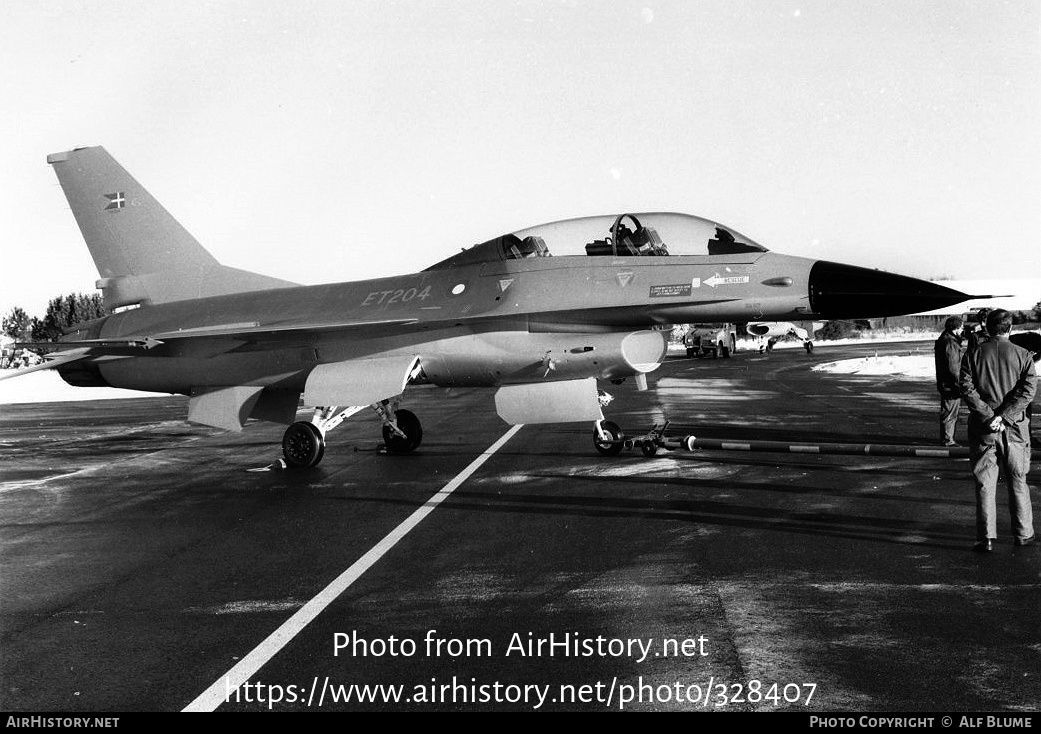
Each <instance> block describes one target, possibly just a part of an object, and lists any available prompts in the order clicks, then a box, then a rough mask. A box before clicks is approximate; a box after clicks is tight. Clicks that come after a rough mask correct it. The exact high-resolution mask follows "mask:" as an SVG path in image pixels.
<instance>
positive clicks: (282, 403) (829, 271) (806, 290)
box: [4, 147, 972, 467]
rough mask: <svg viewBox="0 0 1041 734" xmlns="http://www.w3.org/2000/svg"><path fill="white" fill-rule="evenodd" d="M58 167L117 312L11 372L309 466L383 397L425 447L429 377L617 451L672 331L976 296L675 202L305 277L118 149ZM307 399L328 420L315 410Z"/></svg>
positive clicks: (407, 433)
mask: <svg viewBox="0 0 1041 734" xmlns="http://www.w3.org/2000/svg"><path fill="white" fill-rule="evenodd" d="M47 161H48V163H50V164H51V165H53V166H54V170H55V172H56V173H57V176H58V180H59V182H60V183H61V186H62V189H63V190H64V191H65V195H66V197H67V198H68V201H69V205H70V206H71V208H72V212H73V214H74V215H75V217H76V222H77V223H78V224H79V227H80V230H81V232H82V233H83V237H84V239H85V240H86V243H87V246H88V248H89V249H90V253H91V255H92V256H93V258H94V263H95V264H96V265H97V269H98V272H99V273H100V276H101V278H100V280H98V281H97V287H98V288H100V289H101V291H102V293H103V294H104V301H105V305H106V306H107V307H109V308H110V309H115V310H117V312H116V313H113V314H112V315H110V316H107V317H105V318H102V319H98V320H96V321H92V322H88V323H84V324H79V325H77V327H75V330H74V331H71V332H70V333H68V334H66V335H65V336H64V337H63V339H62V341H61V343H60V344H59V345H58V350H57V351H56V352H54V353H52V354H51V355H50V356H49V361H48V362H47V363H46V364H44V365H40V366H37V367H35V368H28V369H26V370H19V371H15V372H14V373H13V374H11V375H5V376H4V377H9V376H14V375H17V374H23V373H25V372H29V371H33V370H34V369H40V368H50V369H56V370H57V371H58V373H59V374H60V375H61V376H62V378H64V379H65V381H66V382H68V383H70V384H72V385H81V386H113V387H122V388H130V389H134V390H147V391H155V392H169V393H180V394H184V395H187V396H189V400H188V420H189V421H191V422H194V423H201V424H205V425H210V426H216V427H219V428H225V429H229V430H233V431H236V430H241V429H242V427H243V425H244V423H245V422H246V420H247V419H249V418H257V419H260V420H266V421H274V422H276V423H282V424H285V425H288V426H289V427H288V429H287V430H286V432H285V435H284V437H283V440H282V451H283V454H284V456H285V461H286V463H287V464H288V465H290V466H294V467H305V466H314V465H316V464H317V463H318V462H319V461H321V459H322V456H323V455H324V453H325V446H326V435H327V434H328V432H329V431H330V430H332V429H333V428H334V427H335V426H336V425H338V424H339V423H340V422H341V421H342V420H344V418H346V417H347V416H348V415H350V414H352V413H355V412H357V411H359V410H362V409H363V408H365V407H369V406H371V407H372V408H373V409H375V411H376V413H377V414H378V415H379V417H380V418H381V420H382V424H383V438H384V441H385V443H386V447H387V450H388V451H389V452H392V453H401V452H409V451H412V450H414V449H415V448H416V447H417V446H418V445H419V444H420V441H421V440H422V427H421V425H420V422H419V419H418V418H417V417H416V416H415V415H414V414H413V413H412V412H410V411H408V410H405V409H401V408H399V407H398V406H399V402H400V399H401V397H402V394H403V392H404V391H405V389H406V387H407V386H409V385H412V384H422V383H428V384H434V385H440V386H444V387H451V386H484V387H494V388H497V391H496V393H495V405H496V409H497V411H498V414H499V415H500V416H501V417H502V418H503V420H505V421H507V422H508V423H513V424H519V423H556V422H570V421H592V422H594V425H595V428H594V432H593V439H594V444H595V445H596V446H597V448H598V450H600V451H601V452H603V453H614V452H616V450H620V448H621V446H620V443H619V441H618V439H619V438H620V435H621V434H620V432H619V431H618V427H617V426H615V425H614V424H613V423H611V422H610V421H606V420H604V416H603V413H602V410H601V408H602V405H601V397H602V396H601V394H600V391H599V390H598V388H597V382H596V381H597V380H609V381H612V382H618V381H621V380H624V379H625V378H628V377H633V378H635V380H636V383H637V385H638V387H641V388H645V387H646V373H648V372H650V371H652V370H654V369H655V368H656V367H658V366H659V365H660V364H661V362H662V360H663V359H664V357H665V353H666V346H667V345H666V336H665V333H664V332H663V331H662V330H661V328H660V327H664V326H665V325H668V324H676V323H691V322H702V321H730V322H740V321H748V319H749V318H753V319H776V320H792V319H796V320H801V319H813V318H846V317H852V316H857V317H859V316H864V315H876V316H886V315H897V314H905V313H915V312H919V311H927V310H930V309H935V308H941V307H944V306H948V305H951V304H955V303H960V302H962V301H964V300H966V299H968V298H972V296H968V295H966V294H964V293H960V292H958V291H956V290H952V289H949V288H945V287H942V286H938V285H935V284H933V283H928V282H925V281H921V280H917V279H914V278H908V277H905V276H901V275H893V274H890V273H884V272H880V271H877V270H869V269H866V268H860V267H855V266H852V265H843V264H840V263H834V262H828V261H825V260H809V259H804V258H798V257H791V256H786V255H780V254H775V253H771V252H768V251H767V250H766V249H765V248H764V247H761V246H760V245H758V244H756V243H755V242H754V241H752V240H751V239H749V238H748V237H745V236H744V235H742V234H740V233H738V232H736V231H735V230H733V229H730V228H729V227H726V226H724V225H722V224H718V223H716V222H712V221H709V220H706V219H702V218H699V217H695V216H690V215H686V214H674V213H657V214H629V213H626V214H621V215H616V216H608V217H589V218H583V219H571V220H565V221H560V222H554V223H552V224H547V225H542V226H539V227H533V228H530V229H526V230H522V231H518V232H513V233H510V234H505V235H502V236H500V237H496V238H495V239H492V240H489V241H488V242H485V243H483V244H479V245H475V246H473V247H471V248H469V249H465V250H463V251H462V252H460V253H457V254H456V255H453V256H452V257H449V258H447V259H445V260H442V261H441V262H438V263H436V264H434V265H432V266H430V267H428V268H427V269H425V270H423V271H420V272H417V273H412V274H410V275H402V276H396V277H391V278H381V279H378V280H367V281H358V282H351V283H337V284H330V285H315V286H301V285H297V284H294V283H290V282H287V281H284V280H280V279H277V278H272V277H268V276H265V275H259V274H257V273H252V272H249V271H245V270H238V269H236V268H231V267H227V266H225V265H222V264H220V263H219V262H217V260H216V259H215V258H214V257H213V256H212V255H211V254H210V253H209V252H207V251H206V250H205V249H204V248H203V247H202V246H201V245H200V244H199V243H198V242H197V241H196V240H195V238H194V237H192V236H191V235H190V234H189V233H188V232H187V231H186V230H185V229H184V228H183V227H182V226H181V225H180V224H179V223H178V222H177V221H176V220H174V218H173V217H172V216H171V215H170V214H169V213H168V212H167V211H166V210H165V209H164V208H163V207H162V206H161V205H160V204H159V203H158V202H157V201H156V200H155V199H153V198H152V196H151V195H150V194H149V193H148V192H147V191H146V190H145V189H144V188H143V187H142V186H141V185H140V184H139V183H138V182H137V181H135V180H134V179H133V178H132V177H131V176H130V175H129V174H128V173H127V172H126V171H125V170H124V169H123V168H122V167H121V166H120V165H119V164H118V163H116V161H115V160H114V159H113V158H112V157H111V156H110V155H109V154H108V153H107V152H106V151H105V150H104V149H103V148H100V147H92V148H77V149H75V150H71V151H67V152H64V153H56V154H54V155H51V156H48V158H47ZM446 221H449V222H450V218H449V219H448V220H446ZM417 236H419V237H422V236H423V233H422V231H420V232H417ZM384 246H386V247H392V246H393V245H392V244H390V243H387V244H386V245H384ZM288 247H289V245H288V244H287V248H288ZM551 253H552V255H553V256H552V257H551V256H550V255H551ZM299 256H301V257H304V256H306V250H304V249H303V247H301V252H300V255H299ZM52 346H53V345H52ZM301 396H302V397H303V402H304V404H305V405H307V406H312V407H313V408H314V414H313V416H312V417H311V418H310V419H309V420H303V421H298V420H296V414H297V408H298V405H299V403H300V399H301Z"/></svg>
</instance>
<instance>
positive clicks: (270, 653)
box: [183, 426, 523, 712]
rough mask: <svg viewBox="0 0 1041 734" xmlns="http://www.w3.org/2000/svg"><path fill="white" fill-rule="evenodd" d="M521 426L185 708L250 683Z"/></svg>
mask: <svg viewBox="0 0 1041 734" xmlns="http://www.w3.org/2000/svg"><path fill="white" fill-rule="evenodd" d="M522 427H523V426H513V427H512V428H510V430H508V431H506V433H504V434H503V435H502V437H500V438H499V440H498V441H496V442H495V443H493V444H492V445H491V446H489V447H488V449H487V450H486V451H485V452H484V453H482V454H481V455H480V456H478V457H477V458H476V459H474V460H473V461H472V462H470V465H469V466H468V467H466V468H465V469H463V470H462V471H461V472H460V473H459V474H457V475H456V477H455V478H454V479H453V480H452V481H450V482H449V483H448V484H446V485H445V486H443V487H442V488H441V489H440V490H438V492H437V494H435V495H434V496H433V497H431V498H430V499H429V500H427V501H426V503H425V504H424V505H423V506H422V507H420V508H419V509H418V510H416V511H415V512H413V513H412V514H411V515H409V516H408V518H406V519H405V521H404V522H402V523H401V524H400V525H398V526H397V527H396V528H394V529H393V530H392V531H390V533H388V534H387V536H386V537H385V538H383V540H381V541H380V542H379V543H377V544H376V545H374V546H373V547H372V549H371V550H369V552H368V553H366V554H365V555H363V556H362V557H361V558H359V559H358V560H357V561H355V562H354V564H353V565H351V567H350V568H348V569H347V570H346V571H344V572H343V573H342V574H340V575H339V576H338V577H337V578H336V579H335V580H334V581H333V582H332V583H331V584H329V585H328V586H326V587H325V588H324V589H322V590H321V591H320V592H319V593H318V595H317V596H315V597H314V598H313V599H311V601H309V602H307V603H306V604H304V606H302V607H301V608H300V609H299V610H298V611H297V612H296V614H294V615H293V616H292V617H290V618H289V619H287V620H286V621H285V622H284V623H283V624H282V626H281V627H279V628H278V629H276V630H275V631H274V632H272V633H271V634H270V635H268V637H267V639H265V640H264V641H263V642H261V643H260V644H259V645H257V646H256V648H254V649H253V651H252V652H250V653H249V654H248V655H246V657H244V658H242V660H240V661H239V662H238V663H237V664H236V665H235V666H234V667H233V668H232V669H231V670H229V671H228V672H227V673H225V674H224V675H222V676H221V677H220V678H218V679H217V681H216V682H214V683H213V685H211V686H210V687H209V688H207V689H206V690H205V691H203V692H202V693H201V694H199V697H198V698H196V699H195V700H194V701H192V702H191V703H190V704H188V705H187V706H185V707H184V709H183V711H193V712H194V711H213V710H215V709H216V708H217V707H218V706H220V705H221V704H222V703H224V702H225V700H226V699H227V697H228V696H229V694H231V693H234V692H235V690H236V689H237V688H238V687H239V686H241V685H242V684H243V683H245V682H247V681H248V680H249V679H250V678H251V677H252V676H253V675H254V674H255V673H256V672H257V671H258V670H260V669H261V668H262V667H263V666H264V665H265V664H266V663H267V662H268V661H269V660H271V658H273V657H274V656H275V655H276V654H277V653H278V652H279V651H280V650H281V649H282V648H283V647H285V646H286V645H287V644H289V642H290V641H291V640H292V639H293V638H294V637H296V636H297V634H298V633H299V632H300V631H301V630H303V628H304V627H306V626H307V625H308V624H310V623H311V622H312V621H313V620H314V619H315V617H317V616H318V615H319V614H321V613H322V610H324V609H325V608H326V607H327V606H329V604H331V603H332V602H333V600H334V599H336V597H338V596H339V595H340V594H342V593H343V592H344V591H346V590H347V588H348V587H349V586H350V585H351V584H353V583H354V582H355V581H357V580H358V579H359V578H360V577H361V575H362V574H364V573H365V572H366V571H368V570H369V568H371V567H372V565H373V564H374V563H376V561H378V560H379V559H380V558H382V557H383V556H384V555H385V554H386V552H387V551H389V550H390V549H391V548H393V547H394V546H395V545H396V544H397V542H398V541H399V540H401V539H402V538H404V537H405V536H406V535H407V534H408V533H409V531H411V530H412V529H413V528H414V527H416V525H418V524H419V523H420V522H422V521H423V519H424V518H425V517H426V516H427V515H429V514H430V513H431V512H433V511H434V509H435V508H436V507H437V506H438V505H439V504H441V503H442V502H444V501H445V500H446V499H448V496H449V495H450V494H452V492H454V491H455V490H456V489H458V488H459V486H460V485H461V484H462V483H463V482H465V481H466V480H467V479H469V478H470V476H471V475H472V474H473V473H474V472H475V471H477V470H478V469H480V468H481V465H482V464H484V462H486V461H488V459H490V458H491V457H492V455H493V454H495V452H496V451H498V450H499V449H501V448H502V447H503V446H504V445H505V444H506V442H507V441H509V440H510V439H511V438H513V436H514V434H516V433H517V431H519V430H520V429H521V428H522Z"/></svg>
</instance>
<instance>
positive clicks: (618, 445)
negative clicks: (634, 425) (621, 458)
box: [593, 421, 625, 456]
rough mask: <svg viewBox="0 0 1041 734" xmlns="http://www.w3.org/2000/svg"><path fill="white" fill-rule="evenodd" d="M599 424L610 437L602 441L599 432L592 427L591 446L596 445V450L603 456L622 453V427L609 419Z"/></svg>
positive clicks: (623, 437)
mask: <svg viewBox="0 0 1041 734" xmlns="http://www.w3.org/2000/svg"><path fill="white" fill-rule="evenodd" d="M600 425H601V426H602V427H603V429H604V433H607V434H608V435H609V436H610V437H611V438H610V440H608V441H604V440H603V439H602V438H600V432H599V431H597V430H596V429H595V428H594V429H593V446H595V447H596V450H597V451H599V452H600V453H601V454H603V455H604V456H617V455H618V454H620V453H622V449H623V448H624V447H625V444H624V441H625V434H624V433H622V429H621V428H619V427H618V425H617V424H616V423H612V422H611V421H604V422H603V423H601V424H600Z"/></svg>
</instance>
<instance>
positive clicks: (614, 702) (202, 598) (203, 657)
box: [0, 345, 1041, 712]
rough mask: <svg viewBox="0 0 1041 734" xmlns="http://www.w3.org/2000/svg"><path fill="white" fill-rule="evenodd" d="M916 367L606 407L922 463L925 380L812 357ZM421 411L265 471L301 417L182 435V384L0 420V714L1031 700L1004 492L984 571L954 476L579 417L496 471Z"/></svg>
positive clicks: (621, 401)
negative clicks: (314, 456)
mask: <svg viewBox="0 0 1041 734" xmlns="http://www.w3.org/2000/svg"><path fill="white" fill-rule="evenodd" d="M914 348H915V345H911V346H907V345H885V346H880V345H872V346H870V347H841V348H832V349H829V348H827V347H818V349H817V351H816V352H815V353H814V354H812V355H807V354H805V353H804V352H802V351H801V350H777V351H774V352H773V353H771V354H766V355H763V354H756V353H748V352H743V353H738V354H737V355H736V356H735V357H734V358H732V359H716V360H713V359H704V360H699V359H693V360H688V359H670V360H669V361H668V362H666V364H665V365H664V366H663V367H662V368H661V369H659V370H658V371H657V372H655V373H652V375H651V379H650V383H651V385H650V387H651V389H650V390H648V391H646V392H637V391H635V389H634V388H633V386H631V385H630V384H628V383H627V384H625V385H622V386H618V387H617V388H612V387H611V386H609V389H610V391H611V392H612V393H613V394H614V396H615V398H616V400H615V402H614V403H612V404H611V405H610V406H609V407H608V409H607V411H606V412H607V414H608V418H610V419H611V420H613V421H615V422H616V423H618V424H619V425H621V426H622V428H623V429H624V430H625V431H626V433H627V434H633V433H639V432H642V431H644V430H646V429H648V428H650V427H651V425H652V424H653V423H654V422H656V421H659V420H661V418H662V416H663V415H667V416H668V417H669V418H670V419H671V420H672V425H671V427H670V431H669V434H670V435H673V436H683V435H686V434H694V435H696V436H698V437H713V438H727V439H746V440H777V441H793V442H795V441H798V442H806V441H836V442H842V443H852V442H864V443H868V442H871V443H886V444H935V443H936V441H935V440H934V439H935V438H936V437H937V436H938V433H939V426H938V417H937V415H936V414H937V412H938V405H937V404H936V403H937V396H936V394H935V391H934V387H933V385H932V383H931V382H930V381H927V380H921V379H918V380H912V379H906V378H900V377H878V376H872V377H857V376H848V375H834V374H822V373H814V372H811V371H810V368H811V367H812V366H813V365H814V364H817V363H820V362H824V361H832V360H836V359H844V358H851V357H858V356H864V355H865V354H871V353H874V352H876V351H877V352H879V353H886V354H891V353H901V352H902V353H906V352H907V350H908V349H914ZM918 348H923V347H922V346H921V345H918ZM924 348H926V349H928V346H925V347H924ZM404 405H405V407H408V408H409V409H410V410H413V411H414V412H415V413H416V414H417V415H419V417H420V419H421V420H422V422H423V427H424V438H423V443H422V445H421V446H420V447H419V449H418V450H417V451H416V452H415V453H414V454H412V455H405V456H388V455H385V454H383V453H381V452H380V451H378V450H377V447H378V445H379V443H380V441H379V439H378V436H379V426H378V422H377V420H376V419H375V416H374V414H371V413H369V412H367V413H363V414H359V415H358V416H355V417H354V418H351V419H349V420H348V421H347V422H346V423H344V424H343V425H341V426H340V427H339V428H337V429H336V430H335V431H333V432H332V433H331V434H330V440H329V447H328V450H327V451H326V454H325V458H324V460H323V462H322V463H321V464H320V465H319V466H318V467H316V468H314V469H310V470H304V471H250V470H251V469H262V468H264V467H266V466H268V465H270V464H271V463H272V461H274V460H276V459H277V458H278V457H279V455H280V449H279V444H280V440H281V434H282V431H283V428H282V427H279V426H274V425H270V424H261V423H255V424H251V425H249V426H247V429H246V430H245V431H243V432H242V433H238V434H231V433H223V432H219V431H216V430H212V429H208V428H201V427H197V426H189V425H188V424H186V423H184V422H183V417H184V416H185V415H186V409H187V406H186V399H184V398H146V399H137V400H111V401H105V402H94V403H49V404H27V405H5V406H0V523H2V533H0V584H2V586H0V589H2V596H0V598H2V607H0V650H2V659H0V709H2V710H7V711H70V712H71V711H137V710H158V711H176V710H181V709H184V708H186V707H191V708H195V709H202V710H208V709H212V708H215V707H219V709H218V710H256V709H268V708H272V709H275V710H428V709H429V710H432V709H438V710H484V709H500V710H533V709H540V710H620V709H623V708H624V709H625V710H652V709H653V710H707V711H731V710H736V711H746V710H775V709H781V710H797V711H811V712H819V711H863V712H893V711H1000V712H1031V711H1037V710H1039V709H1041V551H1039V550H1038V549H1037V548H1036V547H1033V548H1022V549H1020V548H1013V546H1012V545H1011V542H1010V538H1009V535H1008V514H1007V498H1006V496H1005V492H1004V490H1003V489H1002V488H1001V487H999V498H998V503H999V535H1000V536H1001V537H1000V538H999V541H998V543H997V545H996V548H995V552H993V553H991V554H989V555H981V554H976V553H973V552H971V550H970V548H971V545H972V542H973V539H974V538H973V535H974V498H973V490H972V480H971V477H970V474H969V468H968V462H967V461H966V460H964V459H945V458H888V457H876V456H822V455H811V454H772V453H754V454H752V453H735V452H724V451H712V450H706V451H698V452H694V453H688V452H685V451H679V450H676V451H670V452H667V453H661V454H658V455H657V456H655V457H653V458H645V457H644V456H643V455H642V454H641V452H640V451H639V450H634V451H628V452H625V453H623V454H621V455H620V456H617V457H604V456H600V455H599V454H598V453H596V451H595V450H594V448H593V446H592V430H591V426H589V425H586V424H571V425H551V426H526V427H522V428H520V430H518V431H516V432H515V433H512V434H511V435H509V436H508V438H507V440H505V442H504V443H501V446H499V447H498V448H496V449H495V451H494V453H492V452H491V451H490V450H489V449H490V447H493V444H496V443H497V442H499V439H501V438H503V437H504V435H505V434H507V431H508V426H506V425H505V424H503V423H502V421H501V420H499V419H498V417H497V416H496V415H495V412H494V407H493V401H492V391H490V390H469V389H459V390H452V391H444V390H441V389H436V388H416V389H410V390H409V392H408V393H407V400H406V402H405V404H404ZM964 431H965V428H964V423H963V424H962V425H960V426H959V432H958V437H959V439H960V440H964V435H965V434H964ZM482 454H484V455H483V456H482ZM478 458H483V459H484V463H482V464H480V465H479V466H476V467H474V466H473V465H472V462H474V460H475V459H478ZM468 467H469V473H468V474H464V475H463V476H460V474H461V473H462V472H464V470H467V469H468ZM1037 472H1038V464H1037V461H1036V456H1035V462H1034V464H1033V466H1032V474H1031V480H1032V493H1033V499H1034V505H1035V508H1036V509H1037V511H1038V512H1041V502H1038V500H1039V499H1041V497H1039V491H1038V481H1037V477H1038V473H1037ZM453 480H455V481H453ZM1002 486H1003V485H1002ZM417 510H419V511H421V513H420V515H418V516H417V515H414V514H413V513H415V512H416V511H417ZM424 513H425V514H424ZM410 518H411V519H410ZM388 536H389V537H388ZM345 572H347V573H345ZM330 585H332V587H331V588H329V589H328V590H327V591H326V592H325V593H324V594H322V592H323V590H326V589H327V587H330ZM276 630H278V633H277V634H275V635H272V633H274V632H276ZM539 642H541V643H542V647H541V649H539V647H538V644H539ZM337 643H339V645H340V648H339V649H337ZM550 643H557V644H555V645H552V646H551V645H550ZM236 666H237V667H236ZM236 676H238V677H236ZM240 678H241V680H240ZM242 681H246V685H244V686H242V687H240V688H238V692H237V693H236V692H235V690H234V689H235V687H236V686H237V685H238V684H239V683H240V682H242ZM365 686H368V687H369V688H365ZM229 691H230V700H228V699H229ZM348 697H349V700H348ZM276 698H277V699H278V700H277V701H274V700H272V699H276ZM360 698H366V699H368V700H359V699H360ZM395 698H396V699H397V700H395Z"/></svg>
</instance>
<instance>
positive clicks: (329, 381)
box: [304, 356, 419, 406]
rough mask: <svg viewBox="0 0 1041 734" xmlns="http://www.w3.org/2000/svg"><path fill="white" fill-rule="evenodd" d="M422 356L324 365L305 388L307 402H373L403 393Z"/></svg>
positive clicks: (331, 403)
mask: <svg viewBox="0 0 1041 734" xmlns="http://www.w3.org/2000/svg"><path fill="white" fill-rule="evenodd" d="M418 362H419V357H418V356H402V357H377V358H375V359H350V360H347V361H344V362H332V363H330V364H320V365H318V366H317V367H315V368H314V369H313V370H311V374H310V375H308V377H307V384H306V385H305V387H304V404H305V405H322V406H329V405H340V406H346V405H372V404H373V403H376V402H379V401H380V400H385V399H386V398H391V397H394V396H395V395H400V394H401V393H402V392H403V391H404V390H405V384H406V383H407V382H408V378H409V377H410V376H411V375H412V371H413V370H414V369H415V367H416V364H417V363H418Z"/></svg>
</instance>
